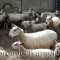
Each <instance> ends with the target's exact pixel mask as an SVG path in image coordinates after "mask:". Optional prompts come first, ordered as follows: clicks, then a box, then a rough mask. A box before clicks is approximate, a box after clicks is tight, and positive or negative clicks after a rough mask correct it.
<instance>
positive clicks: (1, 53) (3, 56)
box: [0, 50, 9, 60]
mask: <svg viewBox="0 0 60 60" xmlns="http://www.w3.org/2000/svg"><path fill="white" fill-rule="evenodd" d="M8 58H9V54H8V52H7V51H5V50H0V60H7V59H8Z"/></svg>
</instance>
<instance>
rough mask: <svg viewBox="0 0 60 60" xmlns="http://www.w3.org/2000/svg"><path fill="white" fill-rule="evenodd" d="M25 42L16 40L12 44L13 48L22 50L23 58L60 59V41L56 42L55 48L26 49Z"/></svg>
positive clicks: (37, 59) (34, 59)
mask: <svg viewBox="0 0 60 60" xmlns="http://www.w3.org/2000/svg"><path fill="white" fill-rule="evenodd" d="M23 44H24V43H21V42H20V41H16V42H14V43H13V44H12V48H13V49H17V50H20V52H21V56H20V57H21V58H22V59H30V60H58V59H59V56H60V54H59V53H60V43H56V45H55V49H54V51H53V50H50V49H40V48H39V49H26V48H25V47H24V46H23Z"/></svg>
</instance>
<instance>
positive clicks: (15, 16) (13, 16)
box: [8, 13, 29, 22]
mask: <svg viewBox="0 0 60 60" xmlns="http://www.w3.org/2000/svg"><path fill="white" fill-rule="evenodd" d="M8 17H9V20H10V21H11V22H12V21H15V22H17V21H21V20H22V21H23V20H25V18H27V17H29V14H18V13H8Z"/></svg>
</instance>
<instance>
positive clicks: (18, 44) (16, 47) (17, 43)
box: [11, 41, 21, 49]
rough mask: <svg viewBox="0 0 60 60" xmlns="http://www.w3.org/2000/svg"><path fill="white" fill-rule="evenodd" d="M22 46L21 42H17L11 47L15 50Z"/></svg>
mask: <svg viewBox="0 0 60 60" xmlns="http://www.w3.org/2000/svg"><path fill="white" fill-rule="evenodd" d="M20 44H21V42H20V41H16V42H14V43H13V44H12V45H11V47H12V48H13V49H18V48H19V46H20Z"/></svg>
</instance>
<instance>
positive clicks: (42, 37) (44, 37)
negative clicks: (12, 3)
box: [9, 25, 57, 48]
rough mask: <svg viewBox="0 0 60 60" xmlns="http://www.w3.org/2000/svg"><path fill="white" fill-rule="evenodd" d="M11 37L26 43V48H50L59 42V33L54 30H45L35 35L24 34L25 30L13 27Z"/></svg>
mask: <svg viewBox="0 0 60 60" xmlns="http://www.w3.org/2000/svg"><path fill="white" fill-rule="evenodd" d="M13 26H14V27H13V28H12V29H11V30H10V32H9V36H11V37H16V36H17V37H18V38H19V40H20V41H21V42H23V43H24V46H25V48H50V47H51V46H53V45H54V43H53V40H57V33H56V32H55V31H53V30H43V31H39V32H35V33H24V31H23V29H21V28H20V27H18V26H16V25H13Z"/></svg>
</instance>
